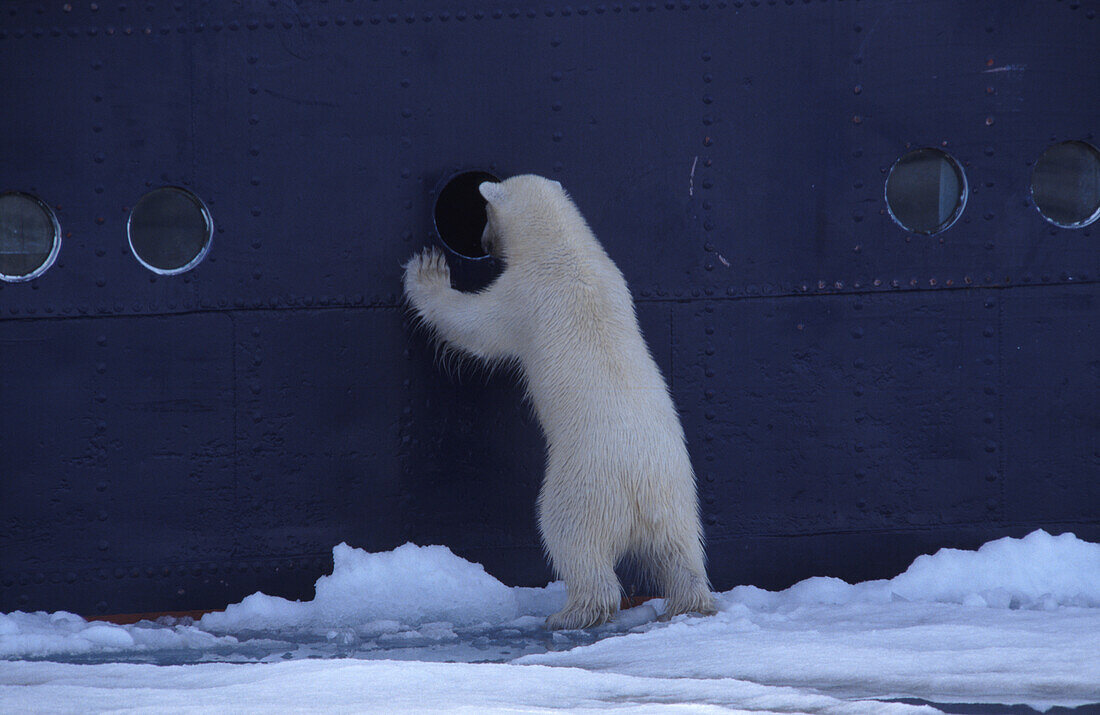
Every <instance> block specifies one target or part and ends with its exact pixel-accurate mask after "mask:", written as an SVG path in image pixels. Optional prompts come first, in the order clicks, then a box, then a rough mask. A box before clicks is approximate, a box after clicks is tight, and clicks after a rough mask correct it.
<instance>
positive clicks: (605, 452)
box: [404, 175, 714, 628]
mask: <svg viewBox="0 0 1100 715" xmlns="http://www.w3.org/2000/svg"><path fill="white" fill-rule="evenodd" d="M480 191H481V194H482V195H483V196H484V197H485V199H486V200H487V201H488V206H487V208H486V212H487V215H488V223H487V225H486V228H485V234H484V236H483V237H482V244H483V246H484V247H485V249H486V250H487V251H489V252H490V253H492V254H493V255H495V256H497V257H499V258H500V259H502V260H503V262H504V265H505V270H504V272H503V273H502V274H501V275H500V277H499V278H497V280H496V281H494V282H493V283H492V284H491V285H490V286H489V287H488V288H486V289H484V290H483V291H481V292H479V293H462V292H459V291H456V290H454V289H453V288H452V287H451V283H450V272H449V270H448V268H447V263H446V261H445V259H444V257H443V255H442V254H441V253H440V252H439V251H437V250H435V249H427V250H425V251H423V252H422V253H420V254H418V255H416V256H414V257H413V258H412V260H410V261H409V262H408V263H407V264H406V266H405V277H404V282H405V295H406V296H407V298H408V300H409V302H410V303H411V305H412V308H413V309H414V310H415V311H416V314H417V315H418V316H419V318H420V319H421V320H422V321H423V322H424V323H426V324H427V325H429V326H430V327H431V328H432V330H433V331H434V333H435V336H436V337H437V338H438V339H440V340H442V341H443V342H444V343H445V344H446V345H447V346H450V347H453V348H458V349H461V350H462V351H465V352H466V353H468V354H470V355H473V356H475V357H477V358H480V359H481V360H483V361H486V362H489V363H494V362H512V363H515V364H517V365H518V366H519V367H520V368H521V370H522V374H523V377H524V379H525V382H526V387H527V393H528V397H529V398H530V400H531V403H532V404H533V405H534V409H535V412H536V413H537V415H538V418H539V421H540V423H541V425H542V429H543V433H544V434H545V436H546V441H547V444H548V449H547V451H548V458H547V466H546V475H545V478H544V480H543V484H542V490H541V492H540V493H539V499H538V518H539V530H540V532H541V533H542V538H543V544H544V546H545V548H546V551H547V552H548V554H549V556H550V560H551V563H552V565H553V567H554V571H555V572H556V573H557V574H558V576H559V577H560V578H561V579H563V580H564V581H565V583H566V586H567V588H568V594H569V595H568V600H567V602H566V605H565V608H564V609H563V610H562V611H561V612H559V613H556V614H554V615H552V616H550V617H549V618H548V619H547V621H546V625H547V627H549V628H586V627H589V626H594V625H598V624H600V623H603V622H604V621H607V620H608V619H609V618H611V616H612V615H613V614H614V613H615V611H616V610H617V609H618V606H619V598H620V592H621V587H620V585H619V581H618V578H617V577H616V575H615V571H614V568H615V564H616V562H617V561H618V560H619V559H620V558H622V557H623V556H625V555H631V556H633V557H634V558H635V559H637V560H638V561H640V562H641V564H643V565H644V566H646V567H647V568H648V570H649V573H650V575H651V576H652V577H653V579H654V580H655V582H656V584H657V585H658V587H659V588H660V590H661V594H662V595H663V596H664V598H665V599H666V616H669V617H671V616H674V615H676V614H679V613H687V612H697V613H704V614H710V613H714V600H713V598H712V596H711V592H710V585H709V583H708V581H707V575H706V569H705V557H704V554H703V530H702V526H701V525H700V521H699V503H698V498H697V496H696V492H695V474H694V472H693V471H692V468H691V462H690V461H689V459H688V453H687V447H686V445H685V444H684V432H683V428H682V427H681V426H680V419H679V417H678V415H677V413H676V408H675V407H674V406H673V404H672V399H671V397H670V396H669V393H668V388H667V386H666V385H665V381H664V379H663V378H662V377H661V373H660V370H659V369H658V367H657V364H656V363H655V362H654V361H653V358H652V356H650V354H649V350H648V348H647V347H646V344H645V341H644V340H643V339H642V334H641V330H640V329H639V328H638V320H637V317H636V315H635V313H634V303H633V301H632V300H631V297H630V292H629V290H628V289H627V286H626V281H625V280H624V278H623V275H622V273H620V272H619V269H618V268H617V267H616V266H615V264H614V263H612V262H611V259H610V258H609V257H608V255H607V254H606V253H605V252H604V250H603V248H602V247H601V246H600V244H599V242H598V241H597V240H596V237H595V236H594V235H593V233H592V231H591V230H590V229H589V227H588V225H587V223H586V222H585V220H584V218H583V217H582V216H581V214H580V212H579V211H578V210H577V207H576V206H575V205H574V204H573V202H572V201H571V200H570V198H569V196H568V195H567V194H566V193H565V191H564V190H563V189H562V187H561V184H559V183H558V182H556V181H551V180H549V179H544V178H542V177H539V176H533V175H526V176H516V177H513V178H510V179H507V180H506V181H503V182H500V183H491V182H486V183H483V184H481V186H480Z"/></svg>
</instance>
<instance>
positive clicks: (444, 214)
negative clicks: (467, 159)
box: [433, 171, 500, 259]
mask: <svg viewBox="0 0 1100 715" xmlns="http://www.w3.org/2000/svg"><path fill="white" fill-rule="evenodd" d="M485 181H500V179H499V178H498V177H496V176H493V175H492V174H490V173H489V172H487V171H464V172H461V173H459V174H455V175H454V176H451V177H450V178H448V179H447V180H446V181H445V182H444V183H443V186H442V188H441V189H440V190H439V193H438V195H437V196H436V199H435V209H434V211H433V216H434V218H435V230H436V233H437V234H438V235H439V240H441V241H442V242H443V245H444V246H446V247H447V248H449V249H450V250H451V251H453V252H454V253H456V254H457V255H459V256H462V257H463V258H471V259H481V258H488V257H489V256H488V254H486V253H485V249H484V248H482V247H481V235H482V233H484V232H485V221H486V217H485V199H484V198H483V197H482V196H481V193H480V192H479V191H478V190H477V187H479V186H480V185H481V184H482V182H485Z"/></svg>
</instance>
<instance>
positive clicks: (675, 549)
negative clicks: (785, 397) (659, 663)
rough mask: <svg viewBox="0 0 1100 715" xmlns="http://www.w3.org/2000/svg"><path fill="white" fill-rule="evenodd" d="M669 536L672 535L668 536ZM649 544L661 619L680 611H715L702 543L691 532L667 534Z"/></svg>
mask: <svg viewBox="0 0 1100 715" xmlns="http://www.w3.org/2000/svg"><path fill="white" fill-rule="evenodd" d="M670 537H671V538H670ZM670 537H668V536H666V537H665V538H661V539H658V543H655V544H653V545H651V547H650V548H651V549H652V551H651V552H650V553H651V559H650V560H651V568H652V569H653V573H654V574H655V576H656V578H657V582H658V584H659V585H660V588H661V595H662V596H663V597H664V599H665V613H664V615H663V616H662V620H668V619H669V618H672V617H673V616H678V615H680V614H681V613H699V614H702V615H704V616H710V615H714V614H715V613H717V612H718V611H717V609H716V608H715V607H714V596H713V594H711V591H710V582H709V581H708V580H707V572H706V565H705V563H704V558H703V545H702V543H700V542H699V540H698V538H697V537H694V536H691V535H686V534H685V535H670Z"/></svg>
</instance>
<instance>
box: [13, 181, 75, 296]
mask: <svg viewBox="0 0 1100 715" xmlns="http://www.w3.org/2000/svg"><path fill="white" fill-rule="evenodd" d="M60 250H61V226H60V225H59V224H58V222H57V216H55V215H54V212H53V211H52V210H51V209H50V207H49V206H47V205H46V204H45V203H44V202H43V201H41V200H39V199H38V198H36V197H34V196H31V195H30V194H24V193H20V192H17V191H9V192H5V193H2V194H0V280H3V281H7V282H9V283H15V282H19V281H29V280H31V279H32V278H37V277H38V276H40V275H42V274H43V273H45V272H46V271H47V270H48V269H49V267H50V266H52V265H53V262H54V259H56V258H57V252H58V251H60Z"/></svg>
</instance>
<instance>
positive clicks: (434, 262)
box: [405, 248, 451, 298]
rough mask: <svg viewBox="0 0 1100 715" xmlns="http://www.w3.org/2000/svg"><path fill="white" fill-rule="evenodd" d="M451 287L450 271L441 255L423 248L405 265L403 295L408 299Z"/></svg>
mask: <svg viewBox="0 0 1100 715" xmlns="http://www.w3.org/2000/svg"><path fill="white" fill-rule="evenodd" d="M450 287H451V269H450V268H449V267H448V266H447V259H446V258H444V257H443V253H442V252H440V251H439V250H437V249H435V248H425V249H424V250H423V251H421V252H420V253H418V254H416V255H415V256H413V257H412V258H410V259H409V262H408V263H406V264H405V294H406V295H408V296H409V297H410V298H411V297H414V296H415V295H416V294H417V293H419V292H423V291H431V290H437V289H440V288H450Z"/></svg>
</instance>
